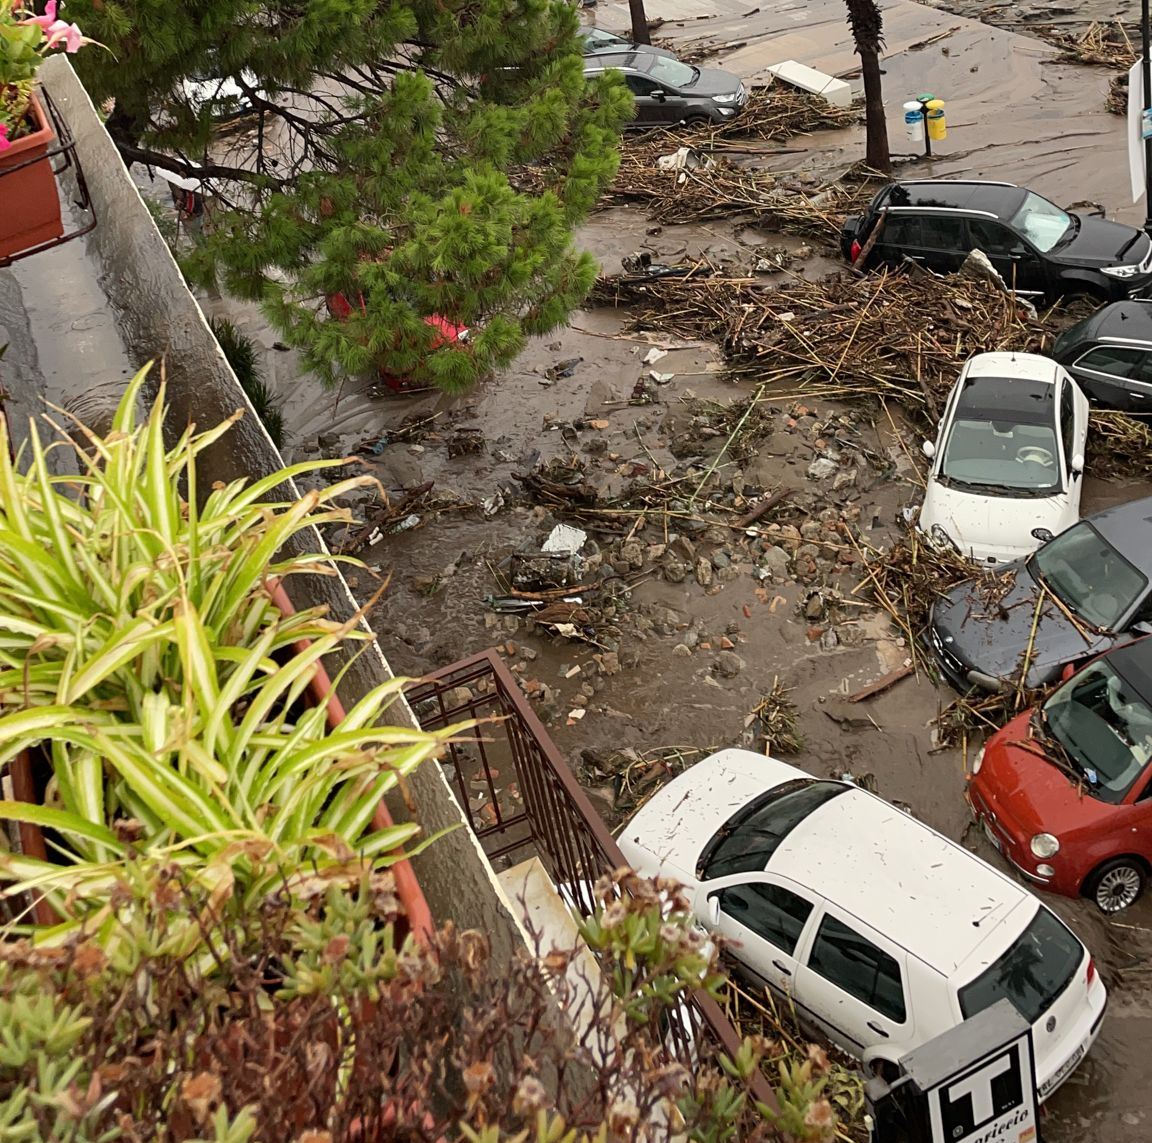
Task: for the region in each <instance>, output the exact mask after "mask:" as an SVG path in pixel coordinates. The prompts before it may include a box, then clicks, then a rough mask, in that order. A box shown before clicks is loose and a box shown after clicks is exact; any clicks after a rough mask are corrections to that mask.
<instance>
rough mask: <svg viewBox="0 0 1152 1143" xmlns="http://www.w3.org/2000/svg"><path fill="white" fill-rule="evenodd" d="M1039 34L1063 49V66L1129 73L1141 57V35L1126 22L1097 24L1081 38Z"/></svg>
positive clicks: (1053, 30) (1040, 30)
mask: <svg viewBox="0 0 1152 1143" xmlns="http://www.w3.org/2000/svg"><path fill="white" fill-rule="evenodd" d="M1035 31H1036V33H1037V34H1038V35H1040V36H1042V37H1043V38H1044V39H1046V40H1047V41H1048V42H1049V43H1051V44H1055V45H1056V46H1057V47H1058V48H1060V54H1059V55H1058V56H1057V57H1056V58H1057V60H1059V61H1060V62H1061V63H1079V64H1095V65H1097V66H1099V67H1114V68H1120V69H1123V70H1124V71H1127V70H1128V69H1129V68H1130V67H1131V66H1132V65H1133V64H1134V63H1135V62H1136V61H1137V59H1139V57H1140V51H1139V48H1138V47H1137V45H1138V44H1139V42H1140V31H1139V29H1138V28H1134V29H1132V30H1131V31H1129V30H1128V28H1127V27H1126V26H1125V25H1124V22H1123V21H1122V20H1115V21H1113V22H1111V23H1105V22H1101V21H1097V20H1094V21H1093V22H1092V23H1091V24H1089V25H1088V27H1087V28H1086V29H1085V30H1084V31H1083V32H1081V33H1079V34H1078V35H1077V34H1076V33H1072V32H1064V31H1061V30H1060V29H1058V28H1051V27H1048V28H1037V29H1035Z"/></svg>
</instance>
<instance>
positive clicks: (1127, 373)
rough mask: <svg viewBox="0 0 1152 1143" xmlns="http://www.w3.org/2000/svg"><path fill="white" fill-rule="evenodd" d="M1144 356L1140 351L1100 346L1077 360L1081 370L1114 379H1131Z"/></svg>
mask: <svg viewBox="0 0 1152 1143" xmlns="http://www.w3.org/2000/svg"><path fill="white" fill-rule="evenodd" d="M1143 356H1144V354H1143V353H1142V352H1141V351H1140V350H1139V349H1124V348H1122V347H1121V346H1116V345H1098V346H1097V347H1096V348H1095V349H1090V350H1089V351H1088V352H1087V353H1085V354H1084V355H1083V356H1082V357H1079V358H1077V359H1076V366H1077V368H1079V369H1092V370H1094V371H1095V372H1097V373H1109V374H1111V375H1112V376H1113V377H1131V376H1132V374H1133V372H1134V371H1135V369H1136V367H1137V366H1138V365H1139V364H1140V361H1141V358H1143Z"/></svg>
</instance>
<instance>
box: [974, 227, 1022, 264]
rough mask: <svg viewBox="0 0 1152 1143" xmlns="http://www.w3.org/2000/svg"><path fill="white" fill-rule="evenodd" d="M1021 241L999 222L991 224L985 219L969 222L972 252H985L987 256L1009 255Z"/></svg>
mask: <svg viewBox="0 0 1152 1143" xmlns="http://www.w3.org/2000/svg"><path fill="white" fill-rule="evenodd" d="M1019 245H1020V240H1019V239H1018V238H1017V237H1016V235H1014V234H1013V233H1012V231H1010V230H1008V229H1007V228H1006V227H1003V226H1001V225H1000V224H999V223H998V222H989V221H988V220H987V219H985V218H970V219H969V220H968V248H969V249H970V250H983V251H984V253H985V254H989V255H993V256H995V255H997V254H1009V253H1011V251H1012V248H1013V247H1014V246H1019Z"/></svg>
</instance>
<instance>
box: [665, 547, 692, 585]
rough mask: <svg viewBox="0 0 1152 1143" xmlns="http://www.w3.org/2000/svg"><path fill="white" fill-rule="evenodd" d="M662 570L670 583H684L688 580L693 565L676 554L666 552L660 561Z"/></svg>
mask: <svg viewBox="0 0 1152 1143" xmlns="http://www.w3.org/2000/svg"><path fill="white" fill-rule="evenodd" d="M660 568H661V570H662V571H663V573H664V578H665V579H666V580H667V581H668V582H669V583H683V582H684V580H685V579H687V578H688V573H689V572H690V571H691V570H692V565H691V564H689V563H688V562H687V561H686V560H682V559H681V558H680V557H679V556H678V555H676V553H675V552H665V553H664V558H663V559H662V560H661V561H660Z"/></svg>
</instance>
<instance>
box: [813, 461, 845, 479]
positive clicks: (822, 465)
mask: <svg viewBox="0 0 1152 1143" xmlns="http://www.w3.org/2000/svg"><path fill="white" fill-rule="evenodd" d="M839 471H840V465H839V464H838V463H837V462H836V461H834V460H832V459H831V458H830V457H826V456H819V457H817V458H816V459H815V460H814V461H813V462H812V463H811V464H810V465H809V466H808V479H809V480H827V479H828V477H830V476H833V475H835V474H836V473H837V472H839Z"/></svg>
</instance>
